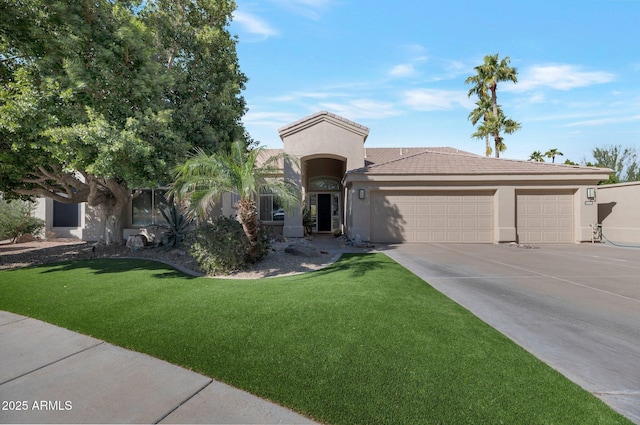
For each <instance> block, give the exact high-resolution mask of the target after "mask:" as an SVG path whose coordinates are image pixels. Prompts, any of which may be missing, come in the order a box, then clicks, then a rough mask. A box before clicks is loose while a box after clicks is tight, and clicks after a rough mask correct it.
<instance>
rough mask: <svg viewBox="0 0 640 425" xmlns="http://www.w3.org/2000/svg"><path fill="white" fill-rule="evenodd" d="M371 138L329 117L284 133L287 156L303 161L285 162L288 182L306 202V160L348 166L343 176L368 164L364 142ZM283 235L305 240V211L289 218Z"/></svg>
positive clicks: (285, 174) (310, 119)
mask: <svg viewBox="0 0 640 425" xmlns="http://www.w3.org/2000/svg"><path fill="white" fill-rule="evenodd" d="M367 135H368V130H365V129H363V128H362V127H357V126H355V125H353V124H351V123H349V122H345V121H344V120H341V119H339V118H336V117H334V116H332V115H331V114H325V113H321V114H318V115H315V116H312V117H310V118H309V119H308V120H303V121H301V122H299V123H297V124H294V125H292V126H290V127H287V128H285V129H283V130H281V131H280V137H281V138H282V141H283V143H284V152H285V153H286V154H288V155H290V156H292V157H295V158H298V159H299V160H300V161H301V163H300V164H295V163H292V162H291V161H285V164H284V176H285V178H286V179H288V180H290V181H291V182H293V183H294V184H295V185H296V186H297V187H298V189H299V190H300V192H301V193H302V195H303V198H304V197H305V192H304V184H305V183H306V182H307V178H308V176H307V175H306V169H305V165H304V162H305V161H306V160H316V161H322V159H323V158H328V159H334V160H338V161H341V162H342V163H343V164H345V165H344V166H343V167H344V168H343V169H342V170H341V172H344V170H345V169H346V170H351V169H356V168H361V167H363V166H364V164H365V162H364V142H365V140H366V137H367ZM332 164H333V166H335V165H336V164H337V163H336V162H332ZM333 171H335V170H333ZM333 171H332V170H328V172H327V174H328V175H331V174H332V173H333ZM316 174H317V175H322V174H320V173H316ZM346 201H347V200H346V199H343V205H346ZM345 210H346V209H345ZM343 219H346V217H344V218H343ZM283 234H284V236H287V237H302V236H304V228H303V226H302V211H298V210H295V211H292V213H291V214H289V215H287V216H285V220H284V227H283Z"/></svg>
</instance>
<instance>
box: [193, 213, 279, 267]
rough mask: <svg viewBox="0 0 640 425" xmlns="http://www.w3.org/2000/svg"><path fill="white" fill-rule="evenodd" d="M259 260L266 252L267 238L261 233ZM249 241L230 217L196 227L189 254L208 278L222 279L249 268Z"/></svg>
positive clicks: (267, 249)
mask: <svg viewBox="0 0 640 425" xmlns="http://www.w3.org/2000/svg"><path fill="white" fill-rule="evenodd" d="M259 245H260V249H259V254H258V258H259V259H261V258H263V257H264V256H265V255H266V254H267V253H268V251H269V235H268V234H267V232H266V231H261V233H260V238H259ZM249 248H250V246H249V239H248V238H247V236H246V234H245V233H244V230H243V229H242V225H241V224H240V223H239V222H238V220H236V219H235V218H232V217H218V218H216V219H215V220H213V221H212V222H207V223H204V224H202V225H201V226H199V227H198V228H197V229H196V230H195V232H194V235H193V243H192V244H191V248H190V253H191V255H192V256H193V258H195V259H196V261H198V264H199V266H200V269H201V270H202V271H204V272H205V273H207V274H209V275H223V274H229V273H233V272H236V271H239V270H243V269H246V268H247V267H248V266H249V264H250V261H249V259H250V257H249Z"/></svg>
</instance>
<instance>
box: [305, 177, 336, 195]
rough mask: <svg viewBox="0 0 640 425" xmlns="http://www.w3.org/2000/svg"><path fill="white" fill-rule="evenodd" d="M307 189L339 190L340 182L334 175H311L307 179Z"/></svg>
mask: <svg viewBox="0 0 640 425" xmlns="http://www.w3.org/2000/svg"><path fill="white" fill-rule="evenodd" d="M309 190H310V191H318V192H332V191H336V190H340V182H339V181H338V179H337V178H335V177H312V178H311V179H310V180H309Z"/></svg>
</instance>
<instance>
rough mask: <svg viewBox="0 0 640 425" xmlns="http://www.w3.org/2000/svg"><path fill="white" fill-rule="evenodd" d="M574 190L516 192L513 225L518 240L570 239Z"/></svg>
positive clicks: (572, 238) (521, 241)
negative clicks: (514, 221) (514, 222)
mask: <svg viewBox="0 0 640 425" xmlns="http://www.w3.org/2000/svg"><path fill="white" fill-rule="evenodd" d="M573 199H574V192H573V191H572V190H567V191H538V192H529V191H527V192H518V193H517V198H516V202H517V205H516V210H517V213H516V228H517V233H518V242H519V243H572V242H574V237H573Z"/></svg>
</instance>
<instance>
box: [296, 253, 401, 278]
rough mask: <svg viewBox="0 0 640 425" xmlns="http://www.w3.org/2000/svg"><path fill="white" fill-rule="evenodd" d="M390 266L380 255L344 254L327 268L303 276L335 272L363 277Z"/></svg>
mask: <svg viewBox="0 0 640 425" xmlns="http://www.w3.org/2000/svg"><path fill="white" fill-rule="evenodd" d="M388 266H389V261H388V260H386V259H385V257H383V256H380V255H379V254H369V253H367V254H342V256H341V257H340V259H339V260H338V261H336V262H335V263H333V264H332V265H330V266H329V267H327V268H324V269H321V270H318V271H315V272H313V273H310V274H305V275H303V276H308V277H314V276H318V275H328V274H332V273H335V272H346V273H348V274H350V275H351V277H362V276H364V275H366V274H367V273H373V272H375V271H377V270H380V269H382V268H384V267H388Z"/></svg>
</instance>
